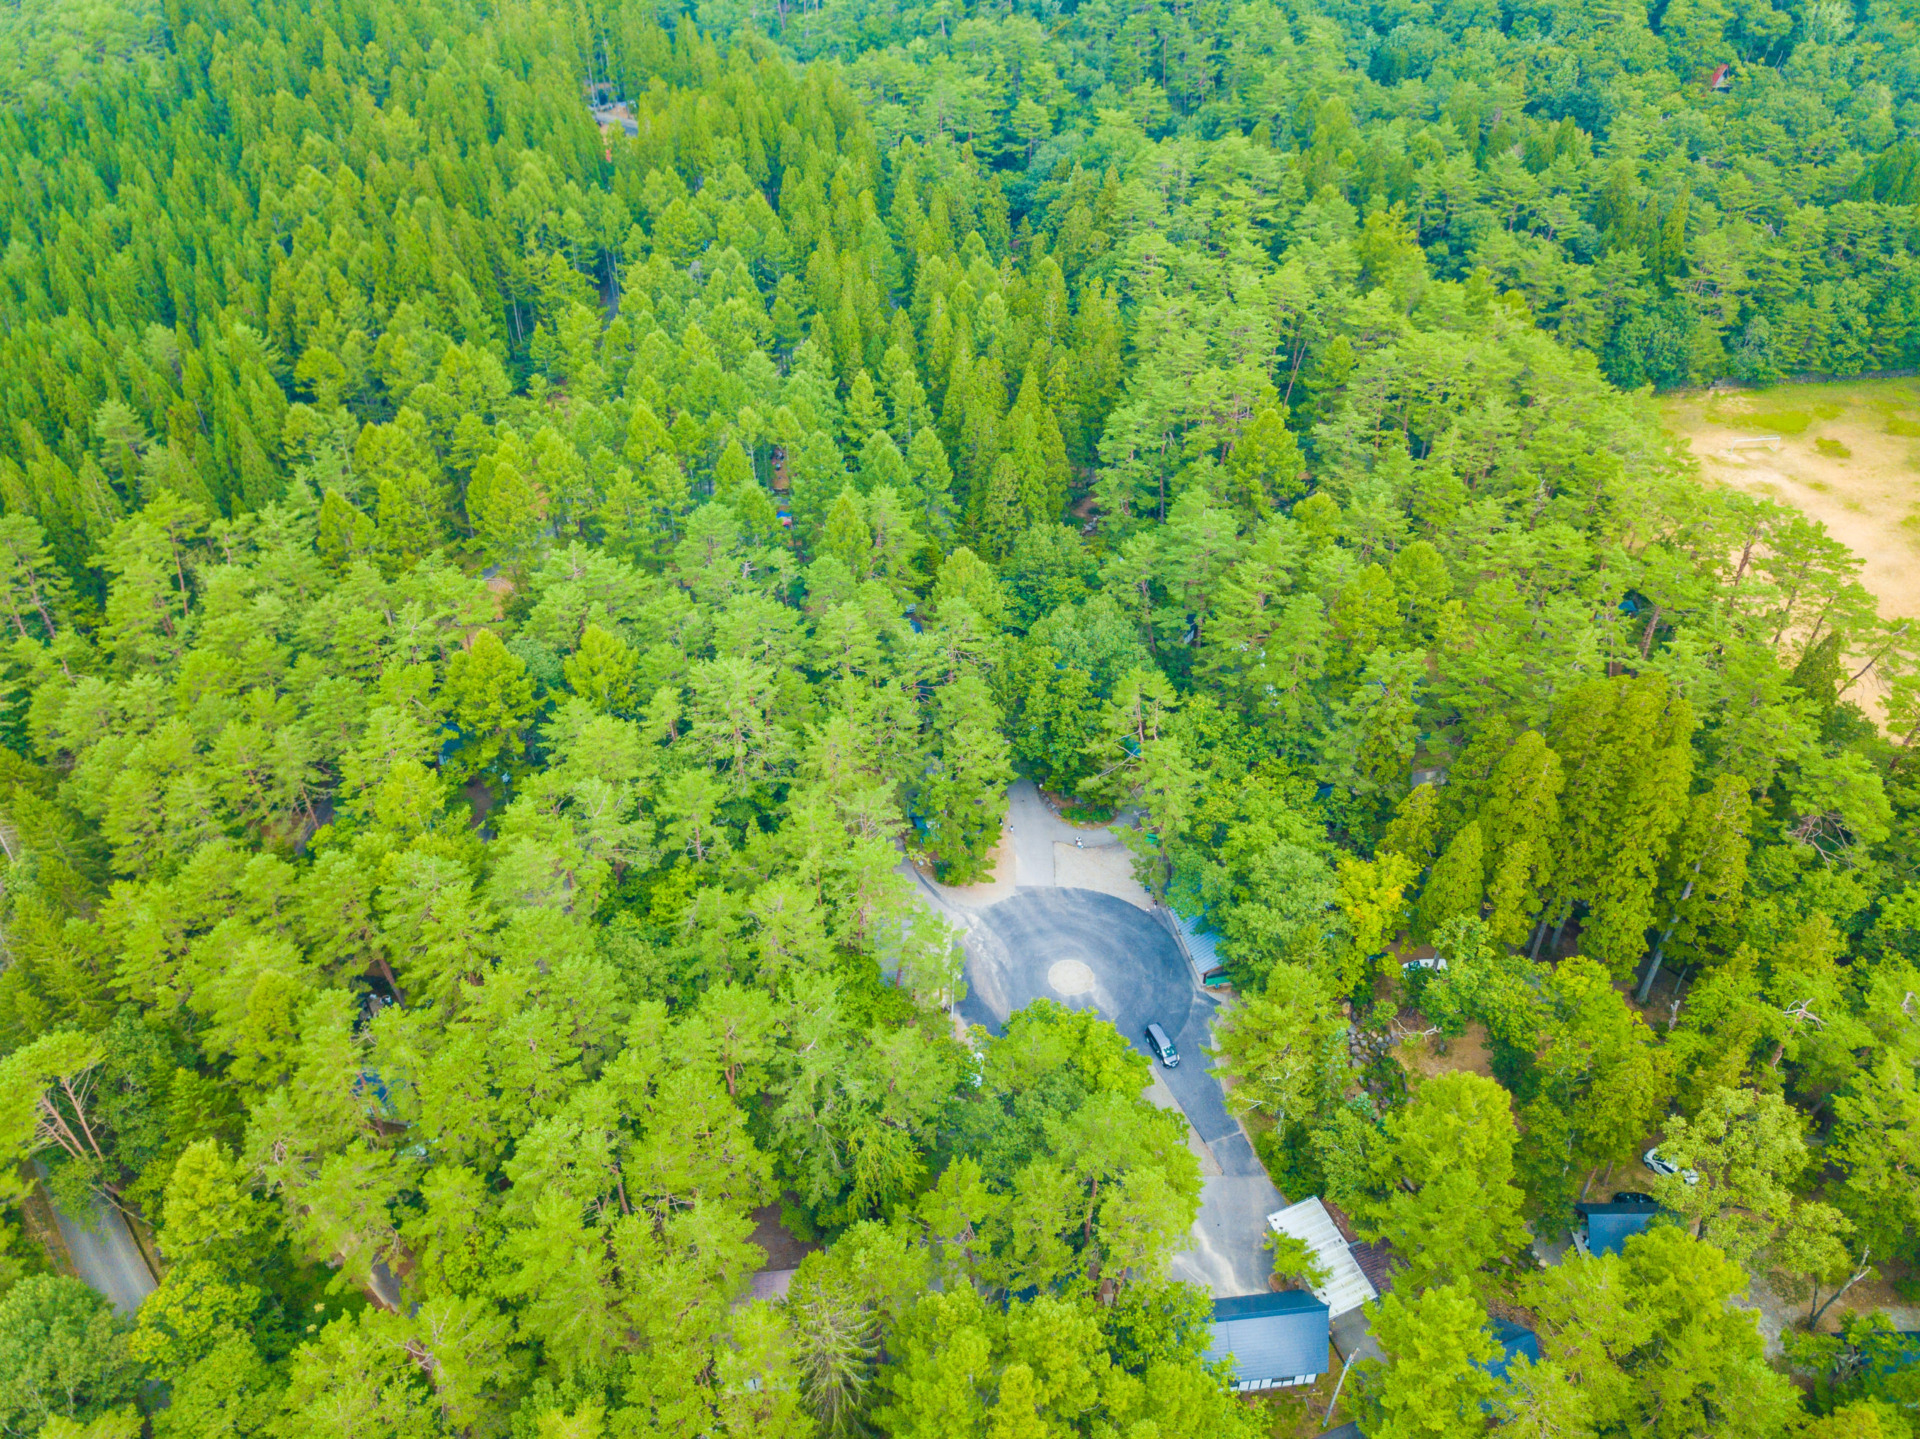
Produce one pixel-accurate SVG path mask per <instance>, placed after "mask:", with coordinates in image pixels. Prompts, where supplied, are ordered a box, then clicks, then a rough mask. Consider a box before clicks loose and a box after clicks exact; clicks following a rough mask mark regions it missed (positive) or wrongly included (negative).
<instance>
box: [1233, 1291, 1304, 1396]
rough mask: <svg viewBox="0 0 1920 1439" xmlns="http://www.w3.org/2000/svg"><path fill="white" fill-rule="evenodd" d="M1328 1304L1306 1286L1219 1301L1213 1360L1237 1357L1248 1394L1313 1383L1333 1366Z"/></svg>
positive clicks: (1238, 1379)
mask: <svg viewBox="0 0 1920 1439" xmlns="http://www.w3.org/2000/svg"><path fill="white" fill-rule="evenodd" d="M1328 1339H1329V1330H1328V1326H1327V1306H1326V1305H1325V1304H1323V1303H1321V1302H1320V1301H1319V1300H1318V1299H1316V1298H1314V1297H1313V1295H1311V1294H1308V1293H1306V1292H1305V1291H1304V1290H1298V1289H1289V1290H1285V1291H1283V1292H1281V1293H1279V1294H1241V1295H1236V1296H1235V1297H1233V1298H1231V1299H1216V1300H1214V1301H1213V1337H1212V1340H1211V1342H1209V1343H1208V1345H1207V1355H1206V1357H1207V1358H1208V1359H1209V1360H1216V1359H1231V1360H1232V1362H1233V1387H1234V1388H1235V1389H1237V1390H1239V1391H1241V1392H1242V1393H1250V1392H1252V1391H1254V1390H1259V1389H1284V1388H1287V1387H1288V1386H1290V1385H1294V1384H1311V1383H1313V1381H1314V1380H1315V1379H1318V1378H1319V1377H1320V1376H1321V1375H1322V1374H1323V1373H1325V1372H1326V1368H1327V1342H1328Z"/></svg>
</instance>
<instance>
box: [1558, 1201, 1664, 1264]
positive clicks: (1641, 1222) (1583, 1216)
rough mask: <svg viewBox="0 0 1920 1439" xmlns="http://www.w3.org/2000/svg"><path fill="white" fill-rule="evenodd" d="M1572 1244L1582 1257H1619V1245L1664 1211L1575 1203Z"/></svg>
mask: <svg viewBox="0 0 1920 1439" xmlns="http://www.w3.org/2000/svg"><path fill="white" fill-rule="evenodd" d="M1573 1212H1574V1214H1575V1215H1577V1216H1578V1222H1577V1223H1576V1224H1575V1225H1574V1229H1573V1244H1574V1247H1575V1248H1576V1249H1578V1250H1579V1251H1580V1252H1581V1253H1582V1254H1589V1255H1596V1256H1597V1255H1601V1254H1618V1253H1619V1252H1620V1246H1621V1245H1623V1244H1625V1243H1626V1242H1627V1240H1628V1239H1629V1238H1630V1237H1632V1236H1633V1235H1635V1234H1641V1233H1644V1232H1645V1231H1646V1228H1647V1226H1648V1225H1650V1224H1652V1223H1653V1222H1654V1220H1656V1219H1658V1218H1659V1217H1660V1216H1661V1215H1662V1214H1665V1213H1666V1211H1665V1210H1664V1209H1662V1208H1661V1207H1660V1206H1659V1205H1657V1204H1645V1203H1640V1204H1576V1205H1574V1206H1573Z"/></svg>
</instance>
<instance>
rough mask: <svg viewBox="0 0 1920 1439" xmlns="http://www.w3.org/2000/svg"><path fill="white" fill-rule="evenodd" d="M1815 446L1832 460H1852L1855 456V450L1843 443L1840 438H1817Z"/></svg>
mask: <svg viewBox="0 0 1920 1439" xmlns="http://www.w3.org/2000/svg"><path fill="white" fill-rule="evenodd" d="M1813 447H1814V448H1815V449H1816V450H1818V451H1819V452H1820V453H1821V454H1823V455H1825V456H1826V457H1827V458H1828V459H1830V460H1850V459H1852V458H1853V451H1852V450H1850V449H1848V448H1847V447H1846V446H1845V445H1843V444H1841V443H1840V442H1839V441H1838V440H1826V439H1821V440H1815V441H1814V442H1813Z"/></svg>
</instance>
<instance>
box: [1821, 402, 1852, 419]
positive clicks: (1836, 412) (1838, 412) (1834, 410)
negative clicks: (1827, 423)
mask: <svg viewBox="0 0 1920 1439" xmlns="http://www.w3.org/2000/svg"><path fill="white" fill-rule="evenodd" d="M1813 412H1814V414H1816V415H1818V416H1819V417H1820V418H1821V419H1823V420H1837V419H1839V418H1840V417H1841V416H1842V415H1844V414H1846V412H1847V407H1846V406H1845V405H1835V404H1821V405H1815V406H1814V407H1813Z"/></svg>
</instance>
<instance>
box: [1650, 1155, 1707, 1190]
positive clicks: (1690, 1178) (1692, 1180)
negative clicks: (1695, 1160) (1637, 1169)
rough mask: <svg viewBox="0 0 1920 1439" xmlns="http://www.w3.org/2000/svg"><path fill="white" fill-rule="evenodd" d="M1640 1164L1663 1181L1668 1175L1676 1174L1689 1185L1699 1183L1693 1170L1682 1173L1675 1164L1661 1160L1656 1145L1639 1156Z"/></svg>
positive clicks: (1698, 1178) (1667, 1160)
mask: <svg viewBox="0 0 1920 1439" xmlns="http://www.w3.org/2000/svg"><path fill="white" fill-rule="evenodd" d="M1640 1162H1641V1163H1642V1164H1644V1165H1646V1166H1647V1168H1649V1169H1651V1170H1652V1171H1653V1172H1654V1173H1655V1174H1658V1175H1659V1176H1660V1177H1661V1178H1663V1179H1664V1178H1665V1177H1666V1176H1667V1175H1669V1174H1678V1175H1680V1177H1681V1178H1682V1179H1684V1180H1686V1182H1687V1183H1689V1184H1698V1183H1699V1182H1700V1176H1699V1175H1698V1174H1697V1173H1695V1172H1694V1171H1693V1170H1691V1169H1689V1170H1686V1171H1685V1172H1684V1173H1683V1172H1682V1171H1681V1168H1680V1166H1679V1165H1677V1164H1675V1163H1674V1162H1673V1161H1672V1160H1671V1159H1662V1158H1661V1157H1660V1147H1659V1146H1658V1145H1655V1146H1654V1147H1653V1148H1652V1149H1649V1150H1648V1151H1647V1152H1646V1153H1645V1154H1643V1155H1641V1156H1640Z"/></svg>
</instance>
